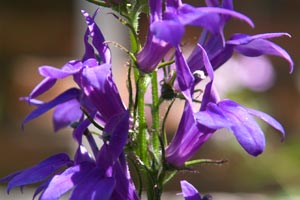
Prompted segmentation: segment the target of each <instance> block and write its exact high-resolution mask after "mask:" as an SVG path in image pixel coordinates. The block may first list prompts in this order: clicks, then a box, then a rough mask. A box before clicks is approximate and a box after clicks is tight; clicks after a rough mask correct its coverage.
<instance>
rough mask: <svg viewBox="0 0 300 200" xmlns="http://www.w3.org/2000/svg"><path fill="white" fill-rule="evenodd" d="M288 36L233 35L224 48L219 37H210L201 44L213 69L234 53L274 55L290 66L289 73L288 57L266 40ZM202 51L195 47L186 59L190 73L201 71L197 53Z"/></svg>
mask: <svg viewBox="0 0 300 200" xmlns="http://www.w3.org/2000/svg"><path fill="white" fill-rule="evenodd" d="M281 36H289V34H287V33H265V34H258V35H253V36H249V35H245V34H234V35H233V36H232V37H231V38H230V39H229V40H228V41H226V43H225V46H224V45H222V42H221V40H222V39H221V38H220V37H210V38H209V39H208V40H207V41H206V42H205V43H203V42H202V43H203V44H201V45H202V46H203V48H204V49H205V51H206V52H207V55H208V57H209V60H210V62H211V65H212V66H213V69H214V70H216V69H218V68H219V67H220V66H221V65H222V64H224V63H225V62H226V61H227V60H229V59H230V58H231V56H232V55H233V53H234V52H235V51H236V52H238V53H240V54H242V55H245V56H249V57H256V56H261V55H275V56H279V57H282V58H284V59H285V60H287V61H288V62H289V64H290V73H291V72H292V71H293V61H292V59H291V57H290V55H289V54H288V53H287V52H286V51H285V50H284V49H282V48H281V47H280V46H278V45H276V44H275V43H273V42H270V41H269V40H267V39H270V38H275V37H281ZM199 42H200V41H199ZM201 51H202V50H201V49H199V48H198V47H196V48H195V49H194V50H193V52H192V54H191V55H190V56H189V58H188V59H187V63H188V65H189V67H190V70H191V71H192V72H195V71H196V70H203V71H205V69H204V64H203V63H202V62H201V61H202V59H203V58H202V57H201V54H199V52H201Z"/></svg>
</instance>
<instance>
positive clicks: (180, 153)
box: [165, 103, 213, 167]
mask: <svg viewBox="0 0 300 200" xmlns="http://www.w3.org/2000/svg"><path fill="white" fill-rule="evenodd" d="M212 133H213V130H212V129H209V128H206V127H205V126H203V125H201V124H199V123H198V122H197V121H196V119H195V116H194V112H193V110H192V108H191V106H190V104H188V103H186V104H185V107H184V111H183V114H182V117H181V120H180V123H179V126H178V128H177V131H176V133H175V135H174V137H173V139H172V141H171V143H170V144H169V145H168V146H167V148H166V150H165V158H166V160H167V162H168V163H169V164H171V165H173V166H177V167H180V166H182V165H183V164H184V163H185V162H186V161H187V160H189V159H190V158H191V157H192V156H193V155H194V154H195V153H196V151H197V150H198V149H199V148H200V147H201V145H202V144H204V143H205V142H206V141H207V140H208V139H209V137H210V136H211V135H212Z"/></svg>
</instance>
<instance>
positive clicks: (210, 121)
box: [195, 103, 232, 129]
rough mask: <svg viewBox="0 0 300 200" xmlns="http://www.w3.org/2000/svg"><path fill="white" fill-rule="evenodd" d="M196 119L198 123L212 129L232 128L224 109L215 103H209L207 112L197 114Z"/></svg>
mask: <svg viewBox="0 0 300 200" xmlns="http://www.w3.org/2000/svg"><path fill="white" fill-rule="evenodd" d="M195 118H196V120H197V122H199V123H200V124H202V125H204V126H207V127H209V128H211V129H220V128H230V127H231V126H232V123H231V122H230V121H229V120H228V119H227V118H226V116H225V115H224V114H223V111H222V109H220V108H219V107H218V106H217V105H216V104H214V103H209V104H208V105H207V106H206V110H205V111H200V112H197V113H195Z"/></svg>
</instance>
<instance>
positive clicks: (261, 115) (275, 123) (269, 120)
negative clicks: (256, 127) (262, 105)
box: [246, 108, 285, 140]
mask: <svg viewBox="0 0 300 200" xmlns="http://www.w3.org/2000/svg"><path fill="white" fill-rule="evenodd" d="M246 109H247V111H248V113H250V114H251V115H254V116H256V117H258V118H260V119H262V120H263V121H265V122H266V123H268V124H269V125H270V126H272V127H273V128H275V129H276V130H278V131H280V132H281V134H282V140H283V139H284V138H285V131H284V128H283V127H282V125H281V124H280V123H279V122H278V121H277V120H276V119H274V118H273V117H272V116H270V115H268V114H266V113H264V112H261V111H259V110H254V109H251V108H246Z"/></svg>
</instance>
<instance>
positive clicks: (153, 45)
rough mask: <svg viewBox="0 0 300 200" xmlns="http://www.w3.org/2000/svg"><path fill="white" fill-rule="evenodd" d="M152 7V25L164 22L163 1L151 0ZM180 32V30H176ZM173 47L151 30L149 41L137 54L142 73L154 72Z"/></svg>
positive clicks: (147, 40)
mask: <svg viewBox="0 0 300 200" xmlns="http://www.w3.org/2000/svg"><path fill="white" fill-rule="evenodd" d="M149 7H150V24H153V23H155V22H160V21H161V20H162V16H161V15H162V1H161V0H149ZM175 31H178V30H175ZM171 47H172V45H170V44H168V43H167V42H165V41H163V40H161V39H159V38H157V37H155V36H154V35H153V33H152V32H151V31H150V30H149V31H148V34H147V39H146V43H145V45H144V47H143V48H142V50H141V51H140V52H139V53H138V54H137V56H136V57H137V63H138V67H139V69H140V70H141V71H143V72H145V73H149V72H152V71H153V70H154V69H155V68H156V67H157V65H158V63H159V62H161V60H162V58H164V56H165V55H166V54H167V52H168V51H169V50H170V49H171Z"/></svg>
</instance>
